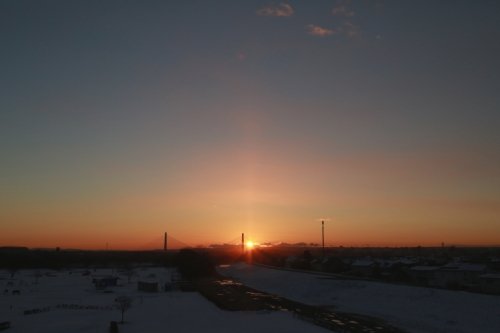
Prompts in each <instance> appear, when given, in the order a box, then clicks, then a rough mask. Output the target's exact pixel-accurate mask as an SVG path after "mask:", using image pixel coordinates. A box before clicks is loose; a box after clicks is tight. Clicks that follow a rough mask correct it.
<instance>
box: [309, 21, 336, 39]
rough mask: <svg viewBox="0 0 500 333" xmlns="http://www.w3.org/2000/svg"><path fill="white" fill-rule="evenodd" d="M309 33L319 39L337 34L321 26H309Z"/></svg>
mask: <svg viewBox="0 0 500 333" xmlns="http://www.w3.org/2000/svg"><path fill="white" fill-rule="evenodd" d="M306 29H307V32H308V33H309V34H310V35H313V36H318V37H326V36H330V35H333V34H335V33H336V32H335V30H331V29H328V28H323V27H320V26H319V25H314V24H309V25H307V26H306Z"/></svg>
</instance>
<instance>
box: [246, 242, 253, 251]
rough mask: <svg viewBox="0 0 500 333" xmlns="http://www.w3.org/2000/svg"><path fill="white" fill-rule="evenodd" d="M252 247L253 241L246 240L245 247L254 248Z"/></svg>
mask: <svg viewBox="0 0 500 333" xmlns="http://www.w3.org/2000/svg"><path fill="white" fill-rule="evenodd" d="M254 247H255V243H254V242H252V241H247V242H246V248H247V249H248V250H253V249H254Z"/></svg>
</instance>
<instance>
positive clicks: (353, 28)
mask: <svg viewBox="0 0 500 333" xmlns="http://www.w3.org/2000/svg"><path fill="white" fill-rule="evenodd" d="M340 29H341V31H342V32H343V33H344V34H346V35H347V36H348V37H356V36H357V35H359V33H360V31H361V29H360V28H359V26H357V25H355V24H353V23H351V22H349V21H345V22H344V24H343V25H342V27H341V28H340Z"/></svg>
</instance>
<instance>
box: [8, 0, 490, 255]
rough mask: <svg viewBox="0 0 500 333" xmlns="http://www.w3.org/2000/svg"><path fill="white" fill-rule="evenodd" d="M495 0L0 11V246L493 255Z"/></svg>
mask: <svg viewBox="0 0 500 333" xmlns="http://www.w3.org/2000/svg"><path fill="white" fill-rule="evenodd" d="M499 18H500V2H498V1H459V0H457V1H454V0H453V1H452V0H448V1H446V0H444V1H434V0H432V1H431V0H429V1H405V0H394V1H377V0H360V1H356V0H353V1H320V0H318V1H305V0H304V1H289V2H280V1H275V2H271V1H235V0H227V1H221V0H217V1H187V0H186V1H184V0H183V1H160V0H158V1H125V0H124V1H97V0H96V1H93V0H86V1H83V0H82V1H67V0H60V1H54V0H47V1H37V0H33V1H23V0H2V1H0V246H11V245H19V246H29V247H56V246H59V247H62V248H86V249H87V248H88V249H98V248H104V247H105V246H106V244H108V246H109V247H110V248H113V249H139V248H159V247H161V246H162V237H163V232H164V231H168V233H169V235H172V236H173V237H175V238H176V239H178V240H180V241H182V242H184V243H185V244H188V245H192V246H196V245H200V244H205V245H207V244H211V243H225V242H226V243H230V242H233V243H234V242H236V241H237V240H238V238H239V235H240V234H241V232H245V234H246V235H247V238H251V239H253V240H254V241H256V242H261V243H262V242H301V241H304V242H317V243H318V242H320V241H321V223H320V221H321V220H322V219H325V221H326V223H325V224H326V242H327V244H330V245H334V246H338V245H344V246H351V245H356V246H357V245H363V246H364V245H373V246H382V245H391V246H405V245H410V246H414V245H423V246H425V245H439V244H441V242H444V243H445V244H462V245H500V60H499V59H500V19H499Z"/></svg>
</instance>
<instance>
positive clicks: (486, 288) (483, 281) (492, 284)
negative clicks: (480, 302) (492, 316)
mask: <svg viewBox="0 0 500 333" xmlns="http://www.w3.org/2000/svg"><path fill="white" fill-rule="evenodd" d="M479 290H480V291H482V292H484V293H488V294H500V273H491V274H483V275H480V276H479Z"/></svg>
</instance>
